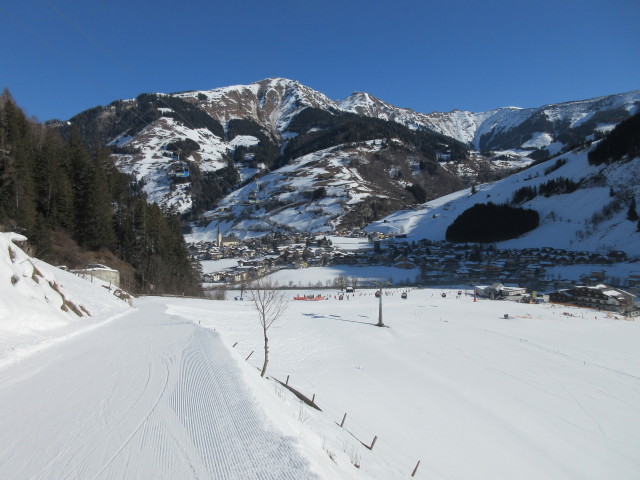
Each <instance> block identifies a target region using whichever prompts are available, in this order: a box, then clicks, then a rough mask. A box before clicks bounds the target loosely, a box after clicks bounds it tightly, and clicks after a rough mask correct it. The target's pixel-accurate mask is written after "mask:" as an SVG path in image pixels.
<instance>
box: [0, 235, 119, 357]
mask: <svg viewBox="0 0 640 480" xmlns="http://www.w3.org/2000/svg"><path fill="white" fill-rule="evenodd" d="M25 240H26V239H25V238H24V237H23V236H21V235H18V234H15V233H0V367H1V366H2V365H4V364H5V363H7V362H12V361H14V360H16V359H17V358H20V357H22V356H23V355H25V354H27V353H28V352H33V351H35V350H38V349H40V348H42V347H43V346H44V345H45V344H47V343H51V342H56V341H58V340H60V339H63V338H67V337H68V336H70V335H73V334H75V333H77V332H79V331H84V330H86V329H88V328H92V327H95V326H96V325H99V324H100V323H102V322H104V321H106V320H108V319H110V318H113V317H114V316H116V315H118V314H121V313H122V312H125V311H127V310H128V309H129V305H128V303H127V302H125V301H123V300H120V299H119V298H116V297H115V296H114V295H113V293H114V291H113V289H111V290H108V289H107V288H102V287H101V286H100V285H101V284H100V283H99V282H98V281H97V280H96V283H95V284H91V283H89V282H87V281H86V280H83V279H81V278H79V277H77V276H75V275H73V274H71V273H69V272H65V271H63V270H60V269H58V268H55V267H52V266H51V265H48V264H46V263H44V262H41V261H39V260H37V259H35V258H32V257H30V256H28V255H27V254H26V253H25V252H24V251H22V249H21V248H20V247H19V246H18V245H16V243H17V244H20V243H21V242H23V241H25ZM14 242H15V243H14Z"/></svg>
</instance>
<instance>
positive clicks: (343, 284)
mask: <svg viewBox="0 0 640 480" xmlns="http://www.w3.org/2000/svg"><path fill="white" fill-rule="evenodd" d="M348 285H349V277H347V276H346V275H345V274H344V273H341V274H340V275H338V276H337V277H336V278H334V279H333V286H334V288H338V289H340V290H344V289H345V288H347V286H348Z"/></svg>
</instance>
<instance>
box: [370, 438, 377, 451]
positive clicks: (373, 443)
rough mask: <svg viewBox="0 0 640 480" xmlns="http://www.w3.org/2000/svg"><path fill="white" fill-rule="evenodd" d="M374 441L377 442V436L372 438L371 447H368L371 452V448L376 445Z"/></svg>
mask: <svg viewBox="0 0 640 480" xmlns="http://www.w3.org/2000/svg"><path fill="white" fill-rule="evenodd" d="M376 440H378V436H377V435H376V436H375V437H373V442H371V446H370V447H369V450H373V446H374V445H375V444H376Z"/></svg>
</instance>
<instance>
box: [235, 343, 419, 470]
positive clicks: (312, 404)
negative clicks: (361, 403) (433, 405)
mask: <svg viewBox="0 0 640 480" xmlns="http://www.w3.org/2000/svg"><path fill="white" fill-rule="evenodd" d="M236 345H238V342H236V343H234V344H233V347H232V348H235V347H236ZM254 352H255V350H252V351H251V353H250V354H249V355H248V356H247V358H245V360H246V361H248V360H249V359H250V358H251V355H253V353H254ZM273 379H274V380H275V381H276V382H278V383H279V384H280V385H282V386H284V387H285V388H287V389H288V390H289V391H291V392H292V393H293V394H294V395H295V396H296V397H298V398H299V399H300V400H301V401H303V402H305V403H306V404H307V405H309V406H310V407H313V408H315V409H316V410H319V411H322V410H321V409H320V407H318V405H316V394H315V393H314V394H313V396H312V397H311V399H309V397H307V396H306V395H304V394H303V393H302V392H300V391H298V390H296V389H295V388H293V387H292V386H290V385H289V375H287V380H286V381H285V382H281V381H280V380H278V379H277V378H275V377H274V378H273ZM346 420H347V413H346V412H345V414H344V416H343V417H342V421H341V422H340V423H338V422H335V423H336V425H338V426H339V427H341V428H344V430H345V431H346V432H347V433H348V434H349V435H351V436H352V437H353V438H355V439H356V440H358V442H360V443H361V444H362V445H363V446H364V447H365V448H368V449H369V450H373V447H374V446H375V444H376V441H377V440H378V436H377V435H374V437H373V440H372V441H371V445H367V444H366V443H364V442H363V441H362V440H360V439H359V438H358V437H356V436H355V435H354V434H353V433H352V432H350V431H349V430H347V429H346V428H345V427H344V422H345V421H346ZM419 466H420V460H418V463H416V466H415V467H414V468H413V471H412V472H411V477H412V478H413V477H415V475H416V472H417V471H418V467H419Z"/></svg>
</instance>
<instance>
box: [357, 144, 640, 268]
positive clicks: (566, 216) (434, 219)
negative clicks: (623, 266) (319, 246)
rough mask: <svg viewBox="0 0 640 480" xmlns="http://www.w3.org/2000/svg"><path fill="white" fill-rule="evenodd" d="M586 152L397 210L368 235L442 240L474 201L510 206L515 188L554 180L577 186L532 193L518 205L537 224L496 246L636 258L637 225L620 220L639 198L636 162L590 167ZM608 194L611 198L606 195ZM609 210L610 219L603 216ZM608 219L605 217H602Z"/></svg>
mask: <svg viewBox="0 0 640 480" xmlns="http://www.w3.org/2000/svg"><path fill="white" fill-rule="evenodd" d="M587 154H588V152H587V150H586V149H580V150H573V151H571V152H568V153H566V154H564V155H562V156H561V157H559V158H562V159H566V163H565V164H564V165H562V166H560V167H559V168H557V169H555V170H553V171H552V172H550V173H545V170H548V169H550V168H552V167H553V166H554V165H555V163H556V162H557V161H558V158H555V159H552V160H549V161H547V162H544V163H541V164H539V165H536V166H535V167H532V168H529V169H527V170H524V171H522V172H520V173H517V174H514V175H512V176H510V177H507V178H504V179H503V180H500V181H498V182H495V183H491V184H485V185H481V186H479V187H478V191H477V193H476V194H472V193H471V190H470V189H466V190H462V191H460V192H456V193H454V194H451V195H448V196H445V197H442V198H439V199H438V200H436V201H433V202H428V203H426V204H424V208H423V209H421V210H409V211H403V212H397V213H395V214H392V215H390V216H389V217H387V218H385V219H382V220H380V221H378V222H374V223H373V224H371V225H370V226H368V227H367V230H368V231H382V232H387V233H391V232H405V233H407V234H408V237H409V238H411V239H419V238H427V239H430V240H435V241H439V240H444V239H445V233H446V230H447V227H448V226H449V225H450V224H451V223H452V222H453V221H454V220H455V219H456V218H457V217H458V216H459V215H460V214H461V213H462V212H464V211H465V210H466V209H468V208H470V207H471V206H473V205H475V204H476V203H487V202H493V203H496V204H500V203H510V202H511V201H512V199H513V194H514V192H515V191H516V190H517V189H519V188H521V187H525V186H526V187H532V186H539V185H541V184H543V183H545V182H548V181H550V180H553V179H558V178H568V179H570V180H572V181H574V182H581V187H580V188H579V189H578V190H576V191H575V192H573V193H569V194H557V195H552V196H550V197H545V196H543V195H538V196H537V197H535V198H534V199H532V200H530V201H527V202H524V203H523V204H521V205H519V206H521V207H523V208H530V209H533V210H536V211H537V212H538V213H539V215H540V226H539V227H538V228H536V229H535V230H533V231H531V232H529V233H527V234H525V235H523V236H522V237H520V238H518V239H514V240H508V241H505V242H500V243H499V244H498V246H499V247H500V248H532V247H545V246H548V247H554V248H561V249H567V250H573V251H580V250H585V251H591V252H600V253H607V252H609V251H612V250H622V251H625V252H626V253H627V254H629V255H632V256H640V237H639V235H640V234H639V233H637V232H636V228H637V225H636V223H637V222H631V221H629V220H627V219H626V214H627V209H628V202H629V198H631V197H632V196H634V197H635V198H638V197H640V158H636V159H634V160H632V161H630V162H627V163H614V164H612V165H609V166H593V165H590V164H589V162H588V159H587ZM611 191H613V192H614V196H613V197H612V196H611V195H610V192H611ZM607 209H608V210H610V211H613V213H612V214H611V215H606V214H604V213H603V212H605V211H606V210H607ZM606 217H609V218H606Z"/></svg>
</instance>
